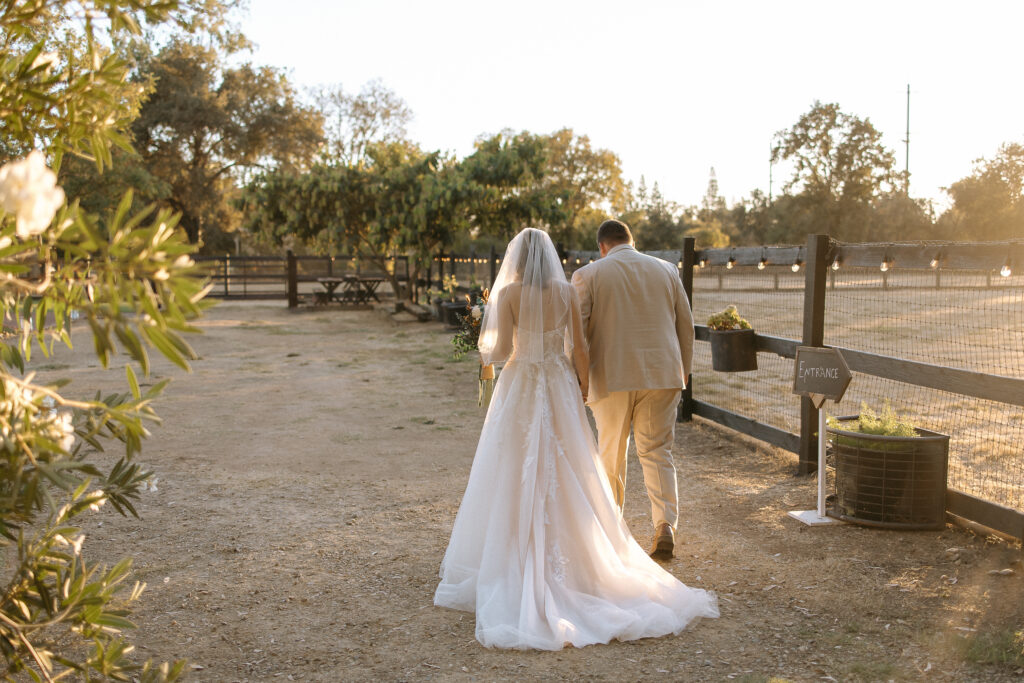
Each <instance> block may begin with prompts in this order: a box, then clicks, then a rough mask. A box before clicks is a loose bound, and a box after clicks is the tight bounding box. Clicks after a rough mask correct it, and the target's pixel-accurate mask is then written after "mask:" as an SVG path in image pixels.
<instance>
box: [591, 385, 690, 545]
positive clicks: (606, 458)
mask: <svg viewBox="0 0 1024 683" xmlns="http://www.w3.org/2000/svg"><path fill="white" fill-rule="evenodd" d="M680 397H681V394H680V391H679V389H650V390H646V391H613V392H612V393H610V394H608V395H607V396H606V397H605V398H602V399H601V400H600V401H597V402H596V403H593V404H591V406H590V410H591V411H592V412H593V413H594V421H595V422H596V423H597V442H598V450H600V451H601V462H602V464H603V465H604V469H605V472H606V473H607V474H608V482H609V483H610V484H611V487H612V493H613V494H614V496H615V503H616V504H617V505H618V506H619V510H622V504H623V502H624V501H625V497H626V449H627V448H628V447H629V429H630V426H632V427H633V436H634V437H635V438H636V451H637V456H638V457H639V458H640V465H641V466H642V467H643V472H644V484H646V486H647V496H648V498H650V499H651V519H652V520H653V521H654V525H655V526H657V525H658V524H661V523H662V522H668V523H669V524H670V525H671V526H672V528H673V529H675V528H676V521H677V517H678V515H679V493H678V489H677V487H676V468H675V465H674V464H673V463H672V444H673V442H674V441H675V434H676V409H677V408H678V406H679V399H680Z"/></svg>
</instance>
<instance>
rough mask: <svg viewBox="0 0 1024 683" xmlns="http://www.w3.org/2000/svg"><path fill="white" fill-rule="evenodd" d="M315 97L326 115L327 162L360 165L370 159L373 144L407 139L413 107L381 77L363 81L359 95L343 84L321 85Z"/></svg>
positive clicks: (321, 110)
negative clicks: (385, 85)
mask: <svg viewBox="0 0 1024 683" xmlns="http://www.w3.org/2000/svg"><path fill="white" fill-rule="evenodd" d="M314 99H315V102H316V106H317V109H319V111H320V112H321V114H322V115H323V117H324V132H325V137H326V142H325V145H324V148H323V151H322V153H321V159H322V160H323V161H324V162H325V163H329V164H330V163H337V164H342V165H344V166H355V165H359V164H361V163H364V162H365V161H366V160H367V153H368V150H369V148H370V145H372V144H376V143H391V142H402V141H405V140H406V126H408V125H409V123H410V122H411V121H412V110H411V109H409V107H408V106H407V105H406V103H405V101H404V100H402V98H400V97H399V96H398V95H397V94H395V93H394V92H393V91H391V90H389V89H388V88H386V87H384V84H383V83H381V82H380V81H379V80H373V81H370V82H369V83H367V84H366V85H364V86H363V89H362V90H361V91H360V92H359V94H358V95H350V94H348V93H346V92H345V91H344V90H343V89H342V87H341V86H340V85H335V86H330V87H325V88H321V89H320V90H319V91H318V92H316V93H315V96H314Z"/></svg>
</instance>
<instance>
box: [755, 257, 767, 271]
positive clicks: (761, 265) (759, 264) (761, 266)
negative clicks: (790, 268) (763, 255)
mask: <svg viewBox="0 0 1024 683" xmlns="http://www.w3.org/2000/svg"><path fill="white" fill-rule="evenodd" d="M765 265H766V263H765V260H764V259H761V260H760V261H758V262H757V269H758V270H764V267H765Z"/></svg>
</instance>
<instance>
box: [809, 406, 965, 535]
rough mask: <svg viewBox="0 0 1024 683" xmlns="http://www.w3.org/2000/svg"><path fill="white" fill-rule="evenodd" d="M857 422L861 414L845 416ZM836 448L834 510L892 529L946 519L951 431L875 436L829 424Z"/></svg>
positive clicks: (937, 525) (933, 525)
mask: <svg viewBox="0 0 1024 683" xmlns="http://www.w3.org/2000/svg"><path fill="white" fill-rule="evenodd" d="M838 420H839V421H840V422H841V423H842V422H854V423H855V422H856V420H857V417H856V416H847V417H840V418H838ZM826 431H827V433H828V435H829V438H830V440H831V441H832V444H833V448H834V452H835V465H836V509H835V511H834V512H835V516H837V517H839V518H840V519H844V520H846V521H848V522H854V523H857V524H864V525H867V526H877V527H885V528H889V529H942V528H944V527H945V525H946V472H947V469H948V463H949V437H948V436H947V435H945V434H938V433H936V432H931V431H928V430H927V429H917V436H875V435H873V434H862V433H860V432H855V431H847V430H844V429H836V428H833V427H828V428H826Z"/></svg>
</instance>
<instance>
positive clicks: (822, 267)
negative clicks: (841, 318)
mask: <svg viewBox="0 0 1024 683" xmlns="http://www.w3.org/2000/svg"><path fill="white" fill-rule="evenodd" d="M829 241H830V240H829V236H828V235H808V236H807V249H806V252H807V253H806V256H807V260H806V263H807V272H806V273H805V274H804V330H803V340H802V344H803V345H804V346H821V345H822V344H823V343H824V341H825V287H826V285H827V284H828V276H827V273H828V266H829V264H828V247H829ZM817 430H818V411H817V410H816V409H815V407H814V404H813V403H811V399H809V398H807V397H801V399H800V453H799V456H800V462H799V465H798V467H797V473H798V474H813V473H814V472H815V471H817V469H818V439H817V434H816V432H817Z"/></svg>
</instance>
